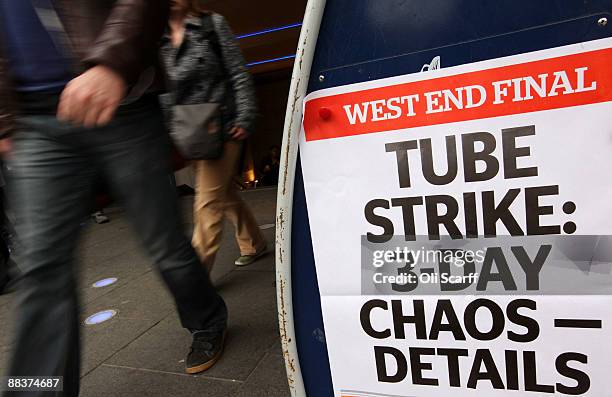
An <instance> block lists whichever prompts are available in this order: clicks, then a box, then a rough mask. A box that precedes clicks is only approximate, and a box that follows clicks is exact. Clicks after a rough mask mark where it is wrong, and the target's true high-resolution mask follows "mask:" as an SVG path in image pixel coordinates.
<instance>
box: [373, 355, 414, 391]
mask: <svg viewBox="0 0 612 397" xmlns="http://www.w3.org/2000/svg"><path fill="white" fill-rule="evenodd" d="M385 356H391V357H392V358H394V359H395V363H396V364H397V371H396V372H395V374H389V372H388V371H387V361H386V358H385ZM374 359H375V360H376V374H377V375H378V381H379V382H385V383H399V382H401V381H403V380H404V379H406V375H408V363H407V362H406V357H405V356H404V354H403V353H402V352H401V351H399V350H397V349H395V348H393V347H388V346H374Z"/></svg>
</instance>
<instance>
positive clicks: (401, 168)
mask: <svg viewBox="0 0 612 397" xmlns="http://www.w3.org/2000/svg"><path fill="white" fill-rule="evenodd" d="M417 147H418V146H417V141H403V142H393V143H387V144H386V145H385V150H386V151H387V153H389V152H395V158H396V161H397V173H398V177H399V185H400V187H402V188H404V187H410V164H409V163H408V151H409V150H413V149H416V148H417Z"/></svg>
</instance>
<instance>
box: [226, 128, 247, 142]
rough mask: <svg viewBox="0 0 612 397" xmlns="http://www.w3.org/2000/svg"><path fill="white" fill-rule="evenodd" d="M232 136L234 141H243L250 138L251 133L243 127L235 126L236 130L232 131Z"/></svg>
mask: <svg viewBox="0 0 612 397" xmlns="http://www.w3.org/2000/svg"><path fill="white" fill-rule="evenodd" d="M230 135H231V137H232V138H233V139H235V140H237V141H242V140H244V139H246V138H247V137H248V136H249V133H248V132H247V130H245V129H244V128H242V127H239V126H234V128H232V129H231V130H230Z"/></svg>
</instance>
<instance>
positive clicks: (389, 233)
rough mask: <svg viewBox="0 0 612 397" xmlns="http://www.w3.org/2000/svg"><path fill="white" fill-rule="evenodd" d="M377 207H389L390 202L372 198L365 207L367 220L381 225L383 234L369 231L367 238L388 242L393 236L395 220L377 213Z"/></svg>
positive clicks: (372, 240) (376, 241)
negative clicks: (392, 220)
mask: <svg viewBox="0 0 612 397" xmlns="http://www.w3.org/2000/svg"><path fill="white" fill-rule="evenodd" d="M376 208H384V209H387V210H388V209H389V202H388V201H387V200H383V199H374V200H370V201H369V202H368V203H367V204H366V206H365V209H364V214H365V218H366V220H367V221H368V222H369V223H370V224H371V225H373V226H378V227H381V228H382V229H383V230H382V234H374V233H370V232H368V233H367V239H368V241H369V242H371V243H386V242H387V241H389V240H391V238H393V222H391V221H390V220H389V219H388V218H385V217H384V216H380V215H376V214H375V213H374V210H375V209H376Z"/></svg>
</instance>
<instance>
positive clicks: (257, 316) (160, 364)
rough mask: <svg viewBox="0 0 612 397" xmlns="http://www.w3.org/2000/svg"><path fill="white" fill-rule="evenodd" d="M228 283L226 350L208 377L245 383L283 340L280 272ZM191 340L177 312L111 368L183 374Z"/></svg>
mask: <svg viewBox="0 0 612 397" xmlns="http://www.w3.org/2000/svg"><path fill="white" fill-rule="evenodd" d="M224 281H225V284H224V287H223V288H221V289H220V292H221V295H222V296H223V297H224V299H225V300H226V303H227V305H228V308H229V312H230V318H229V330H228V338H227V343H226V349H225V352H224V354H223V357H222V358H221V360H220V361H219V362H218V363H217V364H216V365H215V366H214V367H213V368H212V369H210V370H209V371H207V372H206V373H205V374H204V375H203V376H211V377H218V378H223V379H229V380H245V379H246V378H247V377H248V375H249V374H250V373H251V372H252V371H253V370H254V369H255V367H256V366H257V364H258V363H259V361H260V360H261V359H262V358H263V356H264V355H265V354H266V353H267V352H268V350H269V349H270V347H271V346H272V345H274V343H275V342H276V340H277V339H278V338H279V337H278V325H277V322H276V310H275V309H274V300H275V295H274V274H273V273H263V272H234V273H232V274H231V275H230V276H228V277H227V278H226V279H224ZM190 342H191V338H190V335H189V334H187V333H185V332H183V330H182V329H181V327H180V324H179V321H178V318H177V317H176V315H174V314H173V315H172V316H169V317H168V318H167V319H165V320H164V321H162V322H161V323H159V324H158V325H157V326H155V327H154V328H152V329H151V330H150V331H148V332H147V333H145V334H144V335H142V336H141V337H140V338H138V339H137V340H136V341H134V342H133V343H132V344H131V345H130V346H129V347H127V348H126V349H124V350H122V351H121V352H119V353H118V354H117V355H116V356H114V357H113V358H112V359H110V360H109V364H113V365H122V366H127V367H138V368H146V369H151V370H160V371H165V372H173V373H183V372H184V361H183V360H184V358H185V357H184V355H185V352H186V350H185V348H186V346H189V343H190ZM151 346H156V347H155V348H153V349H151V348H150V347H151Z"/></svg>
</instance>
